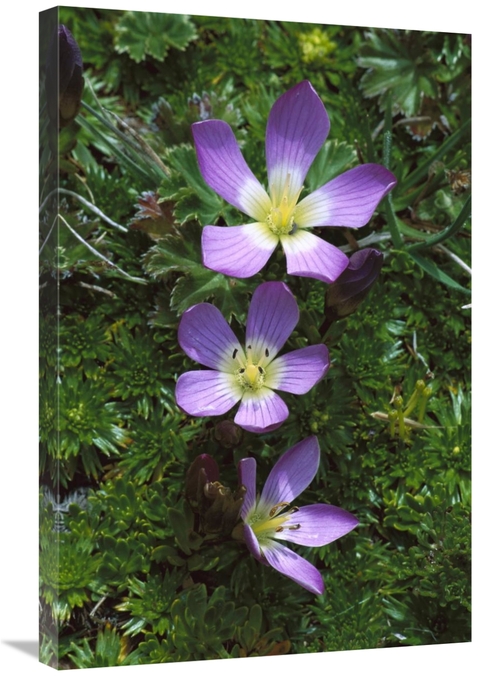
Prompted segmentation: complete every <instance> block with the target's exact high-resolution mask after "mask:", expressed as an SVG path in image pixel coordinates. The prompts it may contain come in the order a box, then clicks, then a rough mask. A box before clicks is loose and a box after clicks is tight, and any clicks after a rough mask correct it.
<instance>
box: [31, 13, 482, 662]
mask: <svg viewBox="0 0 500 676" xmlns="http://www.w3.org/2000/svg"><path fill="white" fill-rule="evenodd" d="M60 21H61V23H64V24H65V25H67V26H68V27H69V28H70V30H71V31H72V33H73V34H74V36H75V38H76V39H77V41H78V43H79V46H80V48H81V51H82V54H83V60H84V66H85V74H86V77H87V78H88V80H87V86H86V89H85V95H84V103H83V108H82V112H81V113H80V115H79V116H78V118H77V119H76V120H75V122H74V123H73V124H72V125H71V126H69V127H67V128H65V129H64V130H63V131H62V132H61V134H60V137H59V153H60V158H59V159H60V170H61V174H60V185H61V188H62V190H63V191H64V192H62V193H61V195H60V198H61V202H60V218H59V220H58V221H57V222H56V226H54V228H53V229H52V230H51V229H50V228H51V225H52V222H51V221H49V220H47V221H46V222H42V226H43V227H42V253H41V271H42V284H41V286H42V290H41V304H40V307H41V320H40V331H41V340H40V375H41V402H40V420H41V433H40V437H41V453H40V459H41V482H42V485H43V486H44V487H46V488H48V490H49V491H50V496H51V497H50V498H47V495H48V493H47V492H45V493H43V494H42V507H41V536H40V545H41V556H40V573H41V590H40V598H41V608H42V626H43V627H44V631H43V632H42V641H41V656H42V659H43V661H44V662H46V663H50V664H59V665H63V666H76V667H79V668H84V667H96V666H115V665H125V664H142V663H151V662H171V661H182V660H188V659H191V660H192V659H213V658H217V657H243V656H249V655H269V654H281V653H284V652H314V651H320V650H343V649H360V648H373V647H383V646H394V645H406V644H413V645H417V644H422V643H442V642H453V641H467V640H470V433H471V432H470V354H469V353H470V321H469V314H470V313H469V311H468V310H467V309H465V310H464V309H462V306H464V305H466V304H467V303H468V300H469V295H468V293H469V285H470V277H469V274H468V271H467V266H468V265H469V264H470V227H469V223H468V209H469V206H468V204H469V185H468V181H469V183H470V174H469V173H468V172H469V168H470V139H469V135H468V134H469V127H468V116H469V114H470V112H469V107H470V83H469V74H470V45H469V41H468V39H467V37H466V36H454V35H446V34H431V33H416V32H406V31H384V30H381V29H373V30H370V31H367V32H365V31H363V30H362V29H358V28H346V27H338V26H316V25H311V24H304V23H302V24H301V23H297V24H291V23H286V22H260V21H253V20H252V21H250V20H248V21H247V20H240V19H219V18H209V17H185V16H181V15H166V14H156V15H151V14H150V13H147V12H119V11H108V10H93V9H81V8H71V9H70V8H62V9H61V10H60ZM415 54H417V56H418V58H415ZM305 78H307V79H309V80H310V81H311V82H312V83H313V85H314V86H315V87H316V89H317V91H318V93H319V95H320V96H321V98H322V100H323V101H324V103H325V106H326V107H327V110H328V113H329V116H330V119H331V123H332V131H331V134H330V138H329V140H328V141H327V142H326V143H325V146H324V147H323V149H322V150H321V151H320V153H319V155H318V157H317V159H316V161H315V162H314V164H313V166H312V167H311V170H310V172H309V175H308V177H307V182H306V185H305V188H304V192H305V193H307V192H310V191H312V190H314V189H315V188H317V187H319V186H320V185H322V184H323V183H325V182H326V181H328V180H330V179H331V178H333V177H334V176H336V175H338V174H340V173H341V172H343V171H345V170H346V169H348V168H350V167H352V166H354V165H355V164H356V163H357V162H359V161H374V162H383V161H384V160H387V161H388V163H389V165H390V168H391V170H393V171H394V172H395V173H396V174H397V177H398V186H397V188H396V189H395V190H394V194H393V196H392V200H391V202H389V203H388V204H386V205H385V206H381V207H380V208H379V210H378V212H377V214H376V215H375V217H374V218H373V219H372V221H371V223H370V224H369V225H367V226H366V227H365V228H363V229H361V230H360V231H359V232H357V233H356V239H358V240H360V239H365V238H371V239H370V244H371V245H372V246H377V247H378V248H379V249H380V250H382V251H383V252H384V254H385V264H384V268H383V271H382V274H381V276H380V278H379V281H378V284H377V285H376V287H375V288H374V289H373V290H372V292H371V294H370V296H369V297H368V299H367V300H365V301H364V303H363V305H362V306H361V307H360V309H359V310H358V311H357V313H356V314H354V315H352V316H350V317H348V318H346V319H342V320H340V321H337V322H335V323H333V324H332V325H331V326H330V327H329V328H328V329H327V330H326V332H325V333H324V334H323V335H320V333H319V328H320V327H322V326H323V325H324V321H325V316H324V313H323V302H324V300H323V299H324V293H325V285H324V284H322V283H321V282H317V281H313V280H310V279H303V278H298V277H286V275H285V273H284V270H285V264H284V259H283V256H282V254H280V253H279V252H276V254H275V255H273V257H272V259H271V261H270V262H269V264H268V265H267V266H266V268H265V271H264V272H263V273H262V275H257V276H255V277H254V278H252V279H249V280H239V279H233V278H227V277H225V276H223V275H221V274H218V273H214V272H212V271H210V270H207V269H206V268H205V267H204V266H203V264H202V261H201V251H200V234H201V226H203V225H206V224H208V223H215V224H224V223H225V224H227V225H235V224H238V223H242V222H245V221H244V220H242V219H244V218H245V217H244V216H242V215H241V214H239V213H238V212H237V211H236V210H235V209H234V208H232V207H231V206H229V205H227V204H226V203H225V202H224V201H223V200H222V199H220V198H219V197H218V196H217V195H215V193H213V191H211V190H210V189H209V188H208V187H207V186H206V184H205V183H204V182H203V180H202V178H201V175H200V173H199V170H198V167H197V163H196V156H195V152H194V148H193V144H192V139H191V135H190V124H191V123H193V122H196V121H198V120H201V119H207V118H208V117H217V118H222V119H225V120H226V121H227V122H228V123H229V124H231V126H232V127H233V129H234V131H235V134H236V136H237V138H238V141H239V143H240V145H241V147H242V150H243V153H244V155H245V157H246V158H247V160H248V162H249V164H250V166H251V167H252V169H253V170H254V171H255V173H256V175H257V176H258V177H259V179H260V180H262V182H263V183H265V182H266V173H265V155H264V145H263V144H264V137H265V125H266V120H267V116H268V113H269V109H270V107H271V105H272V103H273V102H274V100H275V99H276V97H277V96H278V95H279V94H281V93H282V92H283V91H284V90H286V89H287V88H288V87H290V86H292V85H293V84H295V83H296V82H298V81H300V80H302V79H305ZM117 116H118V117H117ZM415 118H418V120H417V121H416V120H415ZM443 120H444V121H443ZM388 137H390V138H391V139H392V148H389V147H388V144H387V138H388ZM389 151H390V152H389ZM384 153H385V156H384ZM46 170H47V172H50V171H53V163H50V162H49V163H48V165H47V167H46ZM44 199H46V200H48V199H49V195H47V194H45V193H42V199H41V201H43V200H44ZM53 232H57V238H56V237H55V235H54V234H52V233H53ZM322 236H323V237H324V238H325V239H327V240H328V241H330V242H332V243H334V244H337V245H343V246H345V247H347V245H348V243H349V240H346V239H345V238H344V236H343V233H342V232H340V229H333V228H329V229H328V232H323V233H322ZM445 245H446V246H445ZM457 260H458V263H457ZM56 277H57V278H58V281H59V296H58V298H57V303H56V299H55V296H54V291H53V289H54V283H55V279H56ZM264 279H266V280H272V279H276V280H283V279H284V280H285V281H286V282H287V284H289V286H290V288H291V290H292V292H293V294H294V296H295V297H296V299H297V301H298V303H299V307H300V310H301V319H300V322H299V324H298V326H297V328H296V330H295V331H294V333H293V334H292V336H291V337H290V340H289V343H288V345H287V348H288V349H290V350H291V349H294V348H298V347H303V346H304V345H307V344H311V343H317V342H321V341H324V342H326V344H327V345H328V347H329V349H330V354H331V360H332V368H331V369H330V371H329V373H328V375H327V377H326V378H325V379H324V380H323V381H321V382H320V383H319V384H318V386H317V387H316V388H314V389H313V390H312V391H311V392H309V393H308V394H307V395H304V396H302V397H293V396H287V395H284V398H285V399H286V403H287V405H288V407H289V410H290V416H289V418H288V420H287V421H286V422H285V424H284V425H283V426H282V427H281V428H280V430H279V433H275V434H273V433H270V434H268V435H252V434H250V433H245V432H243V431H242V430H238V431H237V432H235V430H234V426H229V427H228V426H227V425H221V423H222V422H226V421H227V420H229V421H231V420H232V414H233V412H230V413H229V414H228V415H227V416H224V417H223V418H221V419H217V418H215V419H214V418H190V417H189V416H186V415H185V414H183V413H182V412H181V411H180V410H179V409H178V407H177V406H176V404H175V398H174V395H173V393H174V388H175V382H176V379H177V378H178V376H179V375H180V374H181V373H183V372H184V371H186V370H189V369H191V368H192V362H191V361H190V360H189V359H188V358H187V357H186V356H185V355H184V353H183V352H182V350H180V348H179V345H178V342H177V335H176V331H177V326H178V322H179V318H180V316H181V314H182V312H183V311H185V310H186V309H187V308H188V307H190V306H191V305H193V304H194V303H198V302H213V303H214V304H215V305H216V306H217V307H218V308H219V309H220V310H221V312H222V313H223V315H224V316H225V317H226V318H227V320H228V321H229V322H230V323H231V326H232V327H233V329H234V330H235V332H236V333H237V334H239V335H243V332H244V324H245V319H246V314H247V311H248V303H249V299H250V297H251V294H252V293H253V291H254V290H255V288H256V287H257V286H258V284H259V283H260V282H261V281H263V280H264ZM56 309H57V312H56ZM420 380H424V381H425V383H426V385H428V386H429V387H430V388H431V394H430V398H429V400H428V402H427V406H426V408H425V410H424V411H423V412H422V416H423V417H422V421H421V423H420V427H419V426H418V425H414V426H412V425H410V424H408V425H406V424H405V433H404V435H401V434H394V433H393V430H392V429H391V424H390V420H389V419H390V416H391V414H392V412H393V409H394V397H395V396H398V397H402V401H403V402H404V405H405V406H406V405H407V403H408V401H409V400H410V398H411V395H412V392H413V391H414V389H415V387H416V383H417V382H418V381H420ZM374 413H377V414H378V417H377V416H375V417H374V416H373V415H372V414H374ZM412 422H415V423H418V420H417V418H416V417H415V420H414V421H413V420H412ZM310 434H315V435H317V437H318V439H319V443H320V447H321V451H322V458H321V466H320V470H319V472H318V476H317V477H316V479H315V480H314V482H313V484H312V485H311V487H310V488H309V489H308V490H307V491H306V492H305V493H304V495H303V496H302V497H303V500H304V503H309V502H311V503H314V502H328V503H331V504H336V505H339V506H341V507H343V508H344V509H346V510H348V511H350V512H352V513H354V514H356V516H357V517H358V518H359V520H360V525H359V526H358V528H357V529H355V531H353V532H352V533H350V534H349V535H348V536H347V537H345V538H343V539H342V540H340V541H338V542H335V543H333V544H332V545H329V546H327V547H322V548H319V549H316V550H310V551H306V552H304V551H302V552H301V553H303V554H304V555H305V556H306V557H307V558H308V560H310V561H311V562H312V563H313V564H314V565H316V566H317V567H318V568H319V569H320V570H321V573H322V575H323V578H324V580H325V585H326V590H327V591H326V593H325V595H324V596H322V597H319V598H316V597H312V595H311V594H309V593H308V592H306V591H305V590H303V589H302V588H300V587H298V586H297V585H296V584H295V583H293V582H292V581H290V580H288V579H287V578H285V577H283V576H280V575H279V574H278V573H277V572H276V571H275V570H273V569H271V568H269V567H264V566H262V565H261V564H259V563H258V562H256V561H255V560H253V559H252V558H251V557H250V556H249V554H248V552H247V550H246V548H245V547H244V546H242V545H240V544H239V543H236V542H235V541H233V540H231V539H230V538H229V537H228V536H227V535H226V533H225V532H223V531H222V530H221V532H219V533H211V534H208V535H207V533H206V532H204V531H203V523H202V520H200V516H199V514H198V513H196V511H194V510H193V509H192V506H190V504H189V503H188V501H186V499H185V498H184V479H185V474H186V471H187V469H188V467H189V465H190V463H191V462H192V461H193V460H194V458H195V457H196V456H197V455H199V454H200V453H209V454H211V455H212V456H213V457H214V458H215V459H216V460H217V462H218V464H219V467H220V470H221V482H222V484H223V485H224V486H228V487H230V489H231V490H232V491H235V490H236V489H237V487H238V480H237V472H236V464H237V462H238V460H239V459H240V458H242V457H246V456H248V455H254V456H255V457H257V459H258V485H260V486H262V485H263V482H264V480H265V478H266V476H267V474H268V472H269V470H270V468H271V467H272V465H273V464H274V463H275V461H276V459H277V458H278V457H279V456H280V455H281V454H282V453H283V452H284V451H285V450H286V449H287V448H289V447H290V446H292V445H293V444H295V443H296V442H297V441H299V440H300V439H303V438H305V437H306V436H309V435H310ZM78 488H80V489H81V490H84V491H85V494H86V495H87V496H88V499H87V501H86V503H85V504H79V505H77V504H69V503H70V502H71V501H72V499H73V498H72V497H71V496H72V495H73V494H74V493H73V492H74V491H75V490H76V489H78ZM68 504H69V507H68V506H67V505H68ZM63 506H64V509H63ZM56 517H57V518H56Z"/></svg>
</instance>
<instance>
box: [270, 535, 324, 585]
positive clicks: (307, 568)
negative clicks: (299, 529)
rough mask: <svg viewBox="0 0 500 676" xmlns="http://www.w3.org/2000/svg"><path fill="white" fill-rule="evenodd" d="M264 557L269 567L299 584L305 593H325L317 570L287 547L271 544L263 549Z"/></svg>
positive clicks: (275, 543)
mask: <svg viewBox="0 0 500 676" xmlns="http://www.w3.org/2000/svg"><path fill="white" fill-rule="evenodd" d="M264 556H265V557H266V559H267V562H268V563H269V565H270V566H272V567H273V568H276V570H277V571H279V572H280V573H282V574H283V575H286V577H289V578H290V579H291V580H293V581H294V582H296V583H297V584H300V586H301V587H304V589H307V591H310V592H312V593H313V594H322V593H323V592H324V591H325V585H324V582H323V578H322V577H321V573H320V572H319V570H318V569H317V568H315V567H314V566H313V565H312V563H309V561H306V560H305V559H304V558H302V556H299V555H298V554H296V553H295V552H293V551H292V550H291V549H288V547H284V546H283V545H282V544H279V543H278V542H273V543H272V546H271V547H266V548H265V550H264Z"/></svg>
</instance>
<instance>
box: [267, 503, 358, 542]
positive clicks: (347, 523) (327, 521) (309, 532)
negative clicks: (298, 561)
mask: <svg viewBox="0 0 500 676" xmlns="http://www.w3.org/2000/svg"><path fill="white" fill-rule="evenodd" d="M296 525H300V528H297V530H290V528H289V526H296ZM357 525H358V520H357V519H356V517H355V516H353V515H352V514H349V512H346V511H345V510H344V509H340V507H334V506H333V505H307V506H306V507H300V508H299V510H298V511H297V512H295V513H293V514H292V515H291V516H290V517H289V519H288V521H287V522H286V526H285V527H284V529H283V530H282V531H281V532H279V533H275V534H274V535H273V537H274V538H276V539H278V540H288V541H289V542H295V543H296V544H298V545H306V546H307V547H321V546H322V545H327V544H329V543H330V542H333V541H334V540H337V539H338V538H340V537H342V536H343V535H345V534H346V533H349V531H351V530H352V529H353V528H354V527H355V526H357Z"/></svg>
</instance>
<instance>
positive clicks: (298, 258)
mask: <svg viewBox="0 0 500 676" xmlns="http://www.w3.org/2000/svg"><path fill="white" fill-rule="evenodd" d="M280 239H281V243H282V245H283V249H284V250H285V254H286V269H287V272H288V274H289V275H298V276H300V277H313V278H314V279H320V280H321V281H322V282H328V283H331V282H334V281H335V280H336V279H337V277H338V276H339V275H340V274H342V272H343V271H344V270H345V269H346V267H347V266H348V264H349V259H348V258H347V256H346V255H345V254H344V253H342V251H340V249H337V247H335V246H333V244H329V243H328V242H325V240H323V239H321V238H320V237H317V236H316V235H313V234H312V232H307V230H303V229H298V230H297V231H296V232H294V233H293V235H282V236H281V237H280Z"/></svg>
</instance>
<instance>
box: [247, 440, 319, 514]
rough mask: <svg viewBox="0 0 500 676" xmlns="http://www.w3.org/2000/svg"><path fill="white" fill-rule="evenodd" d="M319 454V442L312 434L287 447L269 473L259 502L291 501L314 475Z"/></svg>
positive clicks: (317, 465) (273, 503)
mask: <svg viewBox="0 0 500 676" xmlns="http://www.w3.org/2000/svg"><path fill="white" fill-rule="evenodd" d="M319 456H320V450H319V444H318V440H317V438H316V437H314V436H312V437H307V439H303V440H302V441H299V443H298V444H295V446H292V447H291V448H289V449H288V451H286V452H285V453H283V455H282V456H281V457H280V459H279V460H278V462H277V463H276V464H275V465H274V467H273V468H272V470H271V472H270V473H269V476H268V477H267V481H266V483H265V484H264V488H263V490H262V496H261V498H260V503H264V504H265V505H269V506H270V507H272V506H273V505H277V504H278V503H279V502H292V500H294V498H296V497H297V496H298V495H300V494H301V493H302V491H303V490H305V489H306V488H307V487H308V486H309V484H310V483H311V481H312V480H313V479H314V477H315V476H316V472H317V471H318V467H319Z"/></svg>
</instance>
